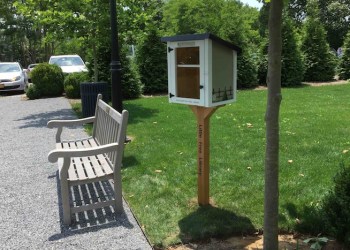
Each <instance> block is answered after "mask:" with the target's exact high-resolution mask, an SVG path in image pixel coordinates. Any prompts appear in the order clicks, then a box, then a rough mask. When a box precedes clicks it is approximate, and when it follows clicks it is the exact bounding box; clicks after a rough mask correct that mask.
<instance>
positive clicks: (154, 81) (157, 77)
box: [136, 28, 168, 94]
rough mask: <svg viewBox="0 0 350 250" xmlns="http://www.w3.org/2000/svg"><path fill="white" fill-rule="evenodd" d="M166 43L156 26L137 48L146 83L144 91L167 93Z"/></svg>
mask: <svg viewBox="0 0 350 250" xmlns="http://www.w3.org/2000/svg"><path fill="white" fill-rule="evenodd" d="M166 51H167V50H166V45H165V43H162V42H161V41H160V35H159V34H158V32H157V30H156V29H155V28H153V29H151V30H150V32H149V33H148V34H147V35H146V36H145V38H144V39H143V41H142V43H141V45H140V46H139V47H138V49H137V51H136V52H137V53H136V63H137V65H138V69H139V74H140V80H141V82H142V84H143V85H144V89H143V90H144V93H147V94H154V93H166V92H167V89H168V80H167V52H166Z"/></svg>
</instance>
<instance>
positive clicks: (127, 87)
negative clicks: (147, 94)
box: [120, 50, 142, 99]
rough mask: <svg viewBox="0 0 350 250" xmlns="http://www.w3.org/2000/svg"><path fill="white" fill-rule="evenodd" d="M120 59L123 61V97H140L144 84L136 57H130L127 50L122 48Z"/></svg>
mask: <svg viewBox="0 0 350 250" xmlns="http://www.w3.org/2000/svg"><path fill="white" fill-rule="evenodd" d="M120 60H121V63H122V76H121V80H122V94H123V99H134V98H138V97H140V95H141V93H142V86H141V82H140V77H139V75H138V72H137V68H136V64H135V62H134V59H133V58H128V57H127V56H126V50H122V51H121V54H120Z"/></svg>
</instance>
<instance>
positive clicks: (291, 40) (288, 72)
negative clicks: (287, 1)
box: [281, 17, 304, 87]
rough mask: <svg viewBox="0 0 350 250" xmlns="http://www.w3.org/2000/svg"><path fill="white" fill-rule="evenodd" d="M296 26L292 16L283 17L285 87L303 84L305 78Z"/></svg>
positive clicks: (283, 79)
mask: <svg viewBox="0 0 350 250" xmlns="http://www.w3.org/2000/svg"><path fill="white" fill-rule="evenodd" d="M294 26H295V25H294V24H293V23H292V20H291V19H290V18H287V17H285V18H283V24H282V48H283V49H282V72H281V85H282V86H284V87H289V86H297V85H301V82H302V80H303V78H304V64H303V60H302V55H301V52H300V49H299V47H298V45H297V39H296V34H295V31H294V28H293V27H294Z"/></svg>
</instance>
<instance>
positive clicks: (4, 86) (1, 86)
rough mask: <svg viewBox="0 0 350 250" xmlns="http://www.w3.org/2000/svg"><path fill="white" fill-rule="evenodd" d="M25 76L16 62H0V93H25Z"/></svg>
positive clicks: (26, 83) (26, 80)
mask: <svg viewBox="0 0 350 250" xmlns="http://www.w3.org/2000/svg"><path fill="white" fill-rule="evenodd" d="M27 87H28V78H27V74H26V73H25V72H24V70H23V69H22V67H21V65H20V64H19V63H18V62H0V92H3V91H26V90H27Z"/></svg>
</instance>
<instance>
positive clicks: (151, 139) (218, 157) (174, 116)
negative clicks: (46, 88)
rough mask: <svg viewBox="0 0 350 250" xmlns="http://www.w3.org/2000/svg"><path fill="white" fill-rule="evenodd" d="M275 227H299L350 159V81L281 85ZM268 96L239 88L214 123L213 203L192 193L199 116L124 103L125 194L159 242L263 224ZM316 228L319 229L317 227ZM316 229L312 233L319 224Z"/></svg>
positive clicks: (158, 104)
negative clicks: (127, 139) (127, 140)
mask: <svg viewBox="0 0 350 250" xmlns="http://www.w3.org/2000/svg"><path fill="white" fill-rule="evenodd" d="M282 94H283V101H282V105H281V115H280V128H281V130H280V224H279V225H280V229H281V230H283V231H286V230H287V231H291V230H294V229H295V225H296V224H295V223H296V219H297V218H298V219H299V220H300V221H304V220H305V219H307V218H305V216H309V215H306V213H305V211H308V209H309V210H310V209H312V208H314V207H317V206H318V204H319V202H320V201H321V199H322V197H323V196H324V195H325V194H326V193H327V191H328V190H330V188H331V187H332V185H333V183H332V178H333V176H334V174H335V172H336V171H337V169H338V168H339V163H340V162H341V161H344V162H346V163H348V162H349V154H350V151H349V153H343V150H350V138H349V137H348V135H350V84H347V85H338V86H323V87H303V88H292V89H283V91H282ZM266 95H267V92H266V90H261V91H257V90H247V91H239V93H238V98H237V102H236V103H233V104H230V105H226V106H225V107H222V108H220V109H218V110H217V111H216V113H214V114H213V116H212V117H211V123H210V126H211V145H210V146H211V149H210V153H211V155H210V157H211V159H210V167H211V169H210V197H211V199H212V203H213V206H210V207H199V206H198V205H197V202H196V197H197V170H196V169H197V165H196V164H197V163H196V156H197V149H196V119H195V116H194V114H193V113H192V111H191V110H190V109H189V107H187V106H185V105H179V104H169V103H168V100H167V97H152V98H143V99H138V100H131V101H125V102H124V107H125V108H126V109H127V110H129V112H130V119H129V126H128V136H130V137H132V138H133V140H132V142H131V143H129V144H128V145H127V146H126V148H125V155H124V161H123V163H124V167H123V170H122V175H123V192H124V197H125V199H127V201H128V203H129V204H130V206H131V208H132V210H133V211H134V213H135V215H136V217H137V218H138V220H139V221H140V223H141V225H142V227H143V228H144V230H145V232H146V234H147V236H148V237H149V239H150V240H151V242H152V243H153V244H155V245H163V246H166V245H169V244H173V243H178V242H180V241H188V240H191V239H203V238H207V237H212V236H214V237H215V236H216V237H220V236H228V235H232V234H239V235H241V234H242V233H251V232H255V231H257V230H259V229H261V228H262V224H263V187H264V157H265V123H264V114H265V109H266ZM314 226H315V225H314ZM314 232H317V228H316V229H315V231H314Z"/></svg>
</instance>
